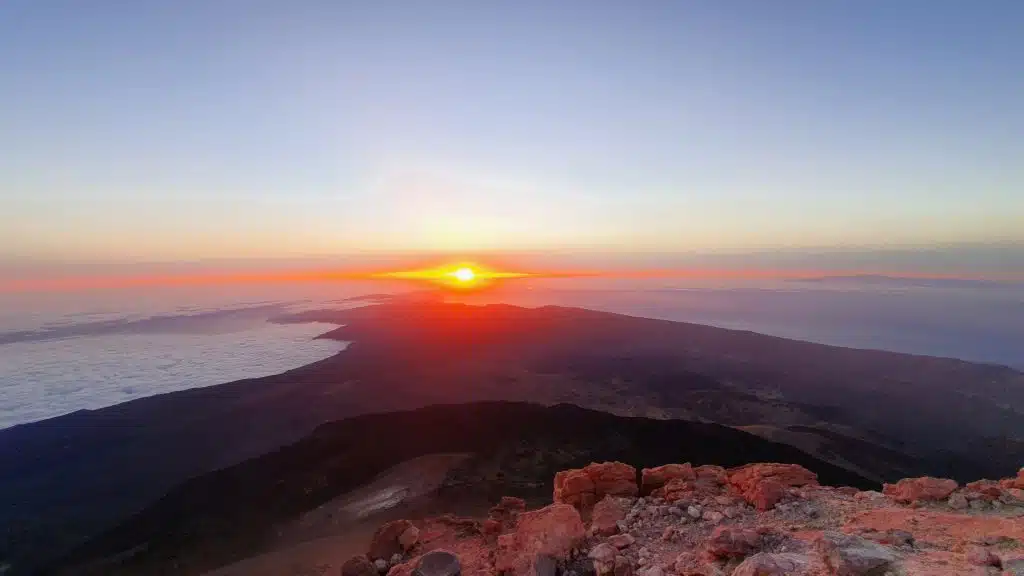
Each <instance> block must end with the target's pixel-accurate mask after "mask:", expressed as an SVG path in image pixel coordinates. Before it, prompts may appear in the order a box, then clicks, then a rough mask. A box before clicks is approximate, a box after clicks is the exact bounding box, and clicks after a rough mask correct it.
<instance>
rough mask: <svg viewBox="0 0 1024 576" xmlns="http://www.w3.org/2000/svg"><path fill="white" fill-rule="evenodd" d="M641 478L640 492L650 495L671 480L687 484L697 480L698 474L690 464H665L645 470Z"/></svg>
mask: <svg viewBox="0 0 1024 576" xmlns="http://www.w3.org/2000/svg"><path fill="white" fill-rule="evenodd" d="M641 476H642V479H641V481H640V491H641V493H643V494H650V493H651V492H653V491H654V490H656V489H658V488H661V487H662V486H664V485H665V484H667V483H668V482H669V481H670V480H676V479H679V480H683V481H685V482H694V481H696V480H697V474H696V472H694V471H693V466H692V465H691V464H690V463H689V462H687V463H686V464H665V465H664V466H658V467H657V468H644V469H643V471H642V473H641Z"/></svg>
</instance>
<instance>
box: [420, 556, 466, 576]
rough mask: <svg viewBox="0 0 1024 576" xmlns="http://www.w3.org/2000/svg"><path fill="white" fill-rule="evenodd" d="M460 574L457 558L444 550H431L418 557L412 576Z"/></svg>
mask: <svg viewBox="0 0 1024 576" xmlns="http://www.w3.org/2000/svg"><path fill="white" fill-rule="evenodd" d="M461 573H462V564H461V563H460V562H459V557H458V556H456V555H455V554H452V553H451V552H448V551H446V550H432V551H430V552H427V553H426V554H424V555H423V556H422V557H420V561H419V562H417V563H416V569H415V570H413V572H412V576H459V575H460V574H461Z"/></svg>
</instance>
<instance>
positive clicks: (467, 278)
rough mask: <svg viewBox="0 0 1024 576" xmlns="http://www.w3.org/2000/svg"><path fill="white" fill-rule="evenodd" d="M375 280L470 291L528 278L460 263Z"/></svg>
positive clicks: (390, 273) (523, 273) (390, 274)
mask: <svg viewBox="0 0 1024 576" xmlns="http://www.w3.org/2000/svg"><path fill="white" fill-rule="evenodd" d="M375 276H376V277H377V278H400V279H403V280H426V281H428V282H433V283H435V284H441V285H442V286H448V287H451V288H455V289H458V290H470V289H478V288H485V287H487V286H489V285H491V284H493V283H494V282H495V281H496V280H502V279H508V278H523V277H526V276H530V274H527V273H525V272H505V271H498V270H492V269H490V268H487V267H483V266H478V265H476V264H469V263H465V262H464V263H461V264H450V265H448V266H439V267H437V268H422V269H419V270H402V271H396V272H382V273H379V274H376V275H375Z"/></svg>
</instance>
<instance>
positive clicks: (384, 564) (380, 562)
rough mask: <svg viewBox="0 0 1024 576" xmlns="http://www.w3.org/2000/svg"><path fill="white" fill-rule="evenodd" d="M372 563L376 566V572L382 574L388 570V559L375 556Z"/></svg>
mask: <svg viewBox="0 0 1024 576" xmlns="http://www.w3.org/2000/svg"><path fill="white" fill-rule="evenodd" d="M373 565H374V567H375V568H377V572H380V573H381V574H384V573H385V572H387V571H388V561H387V560H385V559H383V558H377V559H376V560H374V561H373Z"/></svg>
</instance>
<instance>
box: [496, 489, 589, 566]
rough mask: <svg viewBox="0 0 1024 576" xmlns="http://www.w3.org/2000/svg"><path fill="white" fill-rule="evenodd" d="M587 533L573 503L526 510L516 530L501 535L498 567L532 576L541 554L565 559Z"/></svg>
mask: <svg viewBox="0 0 1024 576" xmlns="http://www.w3.org/2000/svg"><path fill="white" fill-rule="evenodd" d="M585 536H586V535H585V533H584V530H583V520H582V519H581V518H580V513H579V512H578V511H577V510H576V508H574V507H573V506H571V505H568V504H552V505H550V506H547V507H545V508H541V509H540V510H534V511H532V512H525V513H523V514H520V515H519V522H518V523H517V524H516V529H515V531H514V532H510V533H508V534H504V535H502V536H500V537H499V538H498V547H497V551H496V552H495V556H494V564H495V568H496V570H497V571H498V572H508V573H510V574H514V575H517V576H526V575H530V576H533V575H534V574H535V566H536V562H537V557H538V556H541V555H544V556H550V557H551V558H552V559H554V560H556V561H566V560H568V559H569V556H570V554H571V553H572V551H573V550H574V549H575V548H577V547H578V546H579V545H580V544H582V542H583V540H584V538H585Z"/></svg>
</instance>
